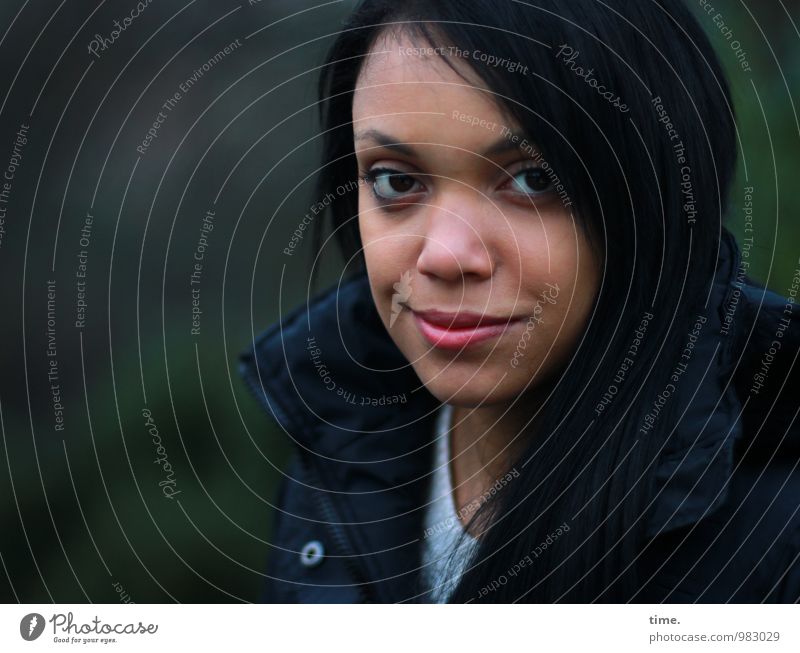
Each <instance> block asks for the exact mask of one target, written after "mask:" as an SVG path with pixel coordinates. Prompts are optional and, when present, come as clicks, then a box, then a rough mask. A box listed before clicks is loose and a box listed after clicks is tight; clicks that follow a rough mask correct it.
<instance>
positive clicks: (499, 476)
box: [242, 0, 800, 602]
mask: <svg viewBox="0 0 800 653" xmlns="http://www.w3.org/2000/svg"><path fill="white" fill-rule="evenodd" d="M322 70H323V72H322V76H321V80H320V99H321V109H322V110H321V116H322V135H323V139H324V158H323V165H322V168H321V169H320V174H319V185H318V193H317V196H318V200H319V201H320V202H322V203H323V204H324V205H325V206H327V207H328V213H329V215H330V227H331V234H333V235H334V239H335V241H336V242H337V243H338V244H339V246H340V247H341V251H342V252H343V254H344V256H345V260H346V261H347V268H348V269H347V274H346V275H345V277H344V278H343V279H342V280H341V282H340V283H338V284H337V285H336V286H335V287H333V288H331V289H330V290H328V291H326V292H324V293H323V294H320V295H318V296H317V297H316V298H314V299H313V300H312V301H311V302H309V303H308V304H307V305H303V306H301V307H298V308H297V309H295V310H294V311H293V312H292V313H290V314H289V315H287V316H286V317H285V318H284V319H283V320H282V321H281V322H280V323H278V324H276V325H274V326H273V327H272V328H270V329H269V330H268V331H266V332H265V333H264V334H263V335H262V336H260V338H259V339H258V340H257V341H256V343H255V345H254V346H253V347H252V348H251V350H250V351H249V352H248V353H246V354H245V355H244V356H243V362H242V371H243V374H244V376H245V378H246V379H247V381H248V382H249V384H250V386H251V387H252V389H253V390H254V392H255V393H256V395H257V396H258V397H259V398H260V399H261V400H262V401H263V403H264V406H265V407H266V408H267V409H268V411H269V412H270V414H271V415H273V416H274V418H275V419H276V420H277V422H278V423H279V425H280V426H281V427H282V428H283V429H284V430H285V431H286V432H287V434H288V435H289V436H290V437H291V438H292V439H293V440H294V442H295V443H296V445H297V447H296V454H295V455H294V456H293V458H292V460H291V462H290V464H289V466H288V468H287V469H286V470H284V474H285V478H284V480H283V481H282V483H281V488H280V491H279V493H278V497H277V501H276V517H275V522H274V531H273V537H272V542H271V543H272V547H273V550H272V552H271V556H270V561H269V564H268V569H267V573H266V584H265V590H264V594H263V599H264V600H266V601H279V602H292V601H300V602H355V601H375V602H399V601H407V602H444V601H450V602H473V601H477V602H480V601H492V602H513V601H528V602H555V601H561V602H594V601H601V602H628V601H633V602H662V601H665V602H670V601H677V602H693V601H704V602H728V601H737V602H755V601H796V600H797V599H798V597H799V596H800V563H798V561H797V559H798V552H799V551H800V526H799V525H798V524H799V523H800V520H799V517H800V516H799V515H798V499H797V497H799V496H800V474H799V473H798V471H797V469H796V462H797V460H798V456H797V454H798V444H799V443H800V432H798V427H797V425H796V422H795V419H794V417H795V414H796V412H797V406H798V402H797V401H796V400H793V399H792V397H791V396H790V395H789V394H788V392H787V388H789V387H791V386H792V378H794V379H795V380H796V378H797V375H796V373H794V371H793V370H794V362H795V359H796V356H797V352H798V340H799V339H800V326H798V321H797V313H796V309H795V306H794V303H793V301H790V300H793V297H794V296H792V298H783V297H780V296H778V295H776V294H774V293H772V292H770V291H767V290H766V289H765V288H763V287H760V286H758V285H756V284H755V283H754V282H753V281H751V280H750V279H749V278H748V277H747V276H746V265H747V262H746V260H744V259H743V255H742V253H741V251H740V249H739V247H738V245H737V243H736V242H735V240H734V238H733V237H732V236H731V235H730V233H729V232H728V230H727V229H726V228H725V227H724V226H723V218H724V217H725V216H726V214H727V213H728V203H729V199H728V198H729V196H730V195H731V194H736V193H735V192H734V191H736V189H733V190H732V189H731V179H732V176H733V171H734V167H735V162H736V146H735V143H736V141H735V126H734V116H733V110H732V106H731V102H730V97H729V93H728V87H727V84H726V82H725V80H724V77H723V75H722V71H721V69H720V66H719V64H718V62H717V60H716V58H715V56H714V53H713V51H712V49H711V47H710V44H709V42H708V41H707V39H706V38H705V36H704V34H703V32H702V30H701V27H700V26H699V25H698V23H697V22H696V21H695V20H694V18H693V17H692V15H691V14H690V12H689V11H688V9H687V8H686V7H685V6H683V5H682V4H681V3H679V2H677V1H676V0H660V1H659V2H655V1H653V2H641V3H629V2H623V1H622V0H612V1H610V2H605V3H599V2H597V1H596V0H579V1H574V2H569V3H563V2H557V1H556V0H552V1H539V2H537V3H535V6H534V4H532V3H531V4H529V3H521V2H512V1H505V0H494V1H490V2H486V1H482V2H464V1H463V0H437V1H435V2H430V1H428V0H424V1H423V0H408V1H406V2H402V3H397V2H389V1H384V0H365V1H363V2H361V3H360V4H359V6H358V7H357V8H356V9H355V11H354V12H353V14H352V15H351V16H350V18H349V21H348V22H347V24H346V25H345V26H344V28H343V29H342V30H341V31H340V33H339V34H338V36H337V39H336V41H335V43H334V45H333V47H332V49H331V51H330V53H329V56H328V59H327V62H326V65H325V66H324V67H323V69H322ZM737 192H738V191H737ZM737 196H738V195H737ZM323 198H324V201H323ZM323 237H324V234H322V233H321V232H320V231H318V232H317V249H318V250H320V249H321V245H322V243H323ZM794 290H796V288H795V289H794ZM775 342H778V343H779V344H778V345H775V344H774V343H775ZM778 347H779V350H778V349H777V348H778ZM770 352H772V354H770ZM766 356H769V357H770V360H771V363H770V367H769V369H768V372H767V373H766V374H765V373H764V371H763V363H764V360H765V357H766ZM790 374H791V375H792V377H790Z"/></svg>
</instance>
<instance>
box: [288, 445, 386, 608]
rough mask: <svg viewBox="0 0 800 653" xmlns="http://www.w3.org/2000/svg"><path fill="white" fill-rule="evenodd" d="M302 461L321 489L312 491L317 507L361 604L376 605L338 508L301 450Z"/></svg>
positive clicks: (307, 472)
mask: <svg viewBox="0 0 800 653" xmlns="http://www.w3.org/2000/svg"><path fill="white" fill-rule="evenodd" d="M300 460H301V461H302V463H303V467H304V469H305V471H306V474H307V475H308V476H309V480H311V481H312V482H311V485H313V486H314V487H315V488H319V489H312V495H313V497H314V500H315V501H316V503H317V507H318V508H319V510H320V512H321V513H322V515H323V517H324V519H325V522H326V523H325V526H326V527H327V528H328V530H329V531H330V534H331V538H332V539H333V541H334V543H335V545H336V548H337V549H338V553H339V554H340V555H341V556H342V560H343V561H344V563H345V566H346V567H347V568H348V570H349V571H350V575H351V576H352V577H353V580H354V581H356V582H355V586H356V590H357V591H358V593H359V596H360V597H361V602H362V603H375V602H376V601H375V596H374V594H373V591H372V588H371V586H370V584H369V583H368V582H367V580H366V576H365V575H364V573H363V570H362V569H361V566H360V565H359V564H358V563H357V562H356V557H355V555H356V553H355V550H354V549H353V546H352V544H351V542H350V538H349V537H348V535H347V532H346V531H345V529H344V528H343V527H342V525H341V519H339V515H338V513H337V511H336V507H335V506H334V505H333V501H332V500H331V498H330V497H329V496H328V495H327V493H326V492H325V491H324V490H323V489H322V479H321V478H320V476H319V473H318V472H317V470H316V469H315V467H314V463H312V462H311V461H310V460H309V459H308V456H307V454H306V453H305V451H303V450H300Z"/></svg>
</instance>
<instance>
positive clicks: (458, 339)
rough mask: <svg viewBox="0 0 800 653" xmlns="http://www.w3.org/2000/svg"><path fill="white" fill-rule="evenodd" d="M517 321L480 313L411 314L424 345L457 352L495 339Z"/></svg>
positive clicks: (431, 312) (428, 312)
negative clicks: (456, 350) (428, 344)
mask: <svg viewBox="0 0 800 653" xmlns="http://www.w3.org/2000/svg"><path fill="white" fill-rule="evenodd" d="M520 319H521V318H515V317H513V316H510V317H491V316H488V315H481V314H480V313H466V312H461V313H445V312H442V311H436V310H433V311H414V321H415V322H416V323H417V328H419V330H420V332H421V333H422V335H423V336H424V337H425V339H426V340H427V341H428V342H430V343H431V344H432V345H433V346H434V347H438V348H440V349H461V348H462V347H466V346H470V345H476V344H478V343H480V342H483V341H485V340H488V339H490V338H495V337H497V336H499V335H500V334H502V333H503V332H504V331H505V330H506V329H507V328H508V327H509V326H511V325H512V324H514V323H515V322H518V321H519V320H520Z"/></svg>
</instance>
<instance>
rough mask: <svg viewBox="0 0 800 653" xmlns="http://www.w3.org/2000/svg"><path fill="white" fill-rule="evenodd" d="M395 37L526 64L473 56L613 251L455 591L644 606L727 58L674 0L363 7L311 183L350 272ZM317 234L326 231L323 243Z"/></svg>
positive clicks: (581, 218)
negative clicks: (384, 40)
mask: <svg viewBox="0 0 800 653" xmlns="http://www.w3.org/2000/svg"><path fill="white" fill-rule="evenodd" d="M384 30H401V31H403V32H404V33H405V34H407V35H409V36H411V37H412V38H413V39H414V42H415V43H416V44H418V45H430V46H432V47H443V48H449V47H456V48H459V49H460V51H462V52H466V53H476V52H482V53H488V54H491V55H494V56H495V57H497V58H498V59H504V60H507V61H513V62H519V64H520V66H527V67H528V68H527V70H528V73H527V74H520V72H519V70H513V69H511V68H510V67H508V66H506V67H503V66H490V65H486V63H485V61H484V62H482V61H481V60H480V57H478V56H475V57H469V56H466V57H462V61H465V62H467V63H468V64H469V66H470V68H471V69H472V70H473V71H474V72H475V73H477V75H478V76H479V78H480V79H481V80H482V81H483V82H484V84H485V85H486V87H487V88H488V89H489V91H490V92H491V93H493V94H495V95H494V100H495V101H496V102H497V104H498V106H499V107H500V108H501V109H502V110H503V111H504V112H507V114H508V115H509V116H511V117H512V118H513V119H514V120H515V121H516V122H517V123H518V124H519V125H520V126H521V127H522V128H523V130H524V133H525V134H527V135H529V136H530V140H531V142H534V143H536V147H537V150H538V151H540V152H541V153H542V155H543V157H544V159H545V160H546V161H547V162H548V163H549V164H550V166H551V167H552V169H553V170H554V171H555V173H556V174H557V175H558V177H559V180H560V182H561V183H562V184H563V187H564V188H565V189H566V191H567V193H568V195H569V198H570V201H571V202H572V209H573V213H574V216H575V219H576V220H577V222H578V226H579V228H581V229H582V230H583V231H584V233H585V234H586V236H587V238H588V239H589V242H590V244H591V245H592V246H593V247H596V248H598V249H597V251H600V252H602V253H603V260H604V268H603V277H602V283H601V288H600V290H599V292H598V296H597V300H596V305H595V307H594V312H593V314H592V317H591V320H590V321H589V323H588V325H587V328H586V331H585V332H584V334H583V337H582V339H581V340H580V343H579V344H578V345H577V348H576V351H574V353H573V354H572V356H571V358H570V360H569V361H568V362H567V363H566V365H565V367H564V369H563V370H561V371H560V372H559V373H558V375H557V379H556V381H555V383H554V384H553V389H552V391H551V392H550V394H549V396H548V397H547V400H546V401H545V402H544V405H542V406H541V407H540V408H539V409H538V412H537V414H536V415H535V416H534V415H532V416H531V420H532V421H531V423H529V429H528V431H525V432H523V433H522V434H520V435H519V436H518V437H520V438H523V439H524V445H523V447H522V452H521V453H520V454H518V456H517V457H516V459H514V460H509V461H508V465H507V468H508V469H515V470H516V471H517V472H518V473H519V474H518V477H515V478H514V480H513V482H509V483H508V484H507V485H505V486H504V487H503V488H502V490H501V491H499V492H497V493H496V494H495V495H494V497H493V498H492V500H490V501H486V502H484V503H483V505H482V506H481V507H480V508H479V509H478V511H477V512H476V513H475V514H474V515H473V517H472V520H471V523H475V524H477V523H480V524H488V526H487V527H485V530H484V532H483V533H482V535H481V537H480V539H479V544H478V546H477V547H475V550H474V553H473V555H472V558H471V560H470V561H469V562H468V564H467V567H466V570H465V572H464V573H463V575H462V576H461V578H460V581H459V582H458V584H457V586H456V587H455V590H454V591H453V593H452V595H451V597H450V601H452V602H469V601H494V602H512V601H528V602H556V601H563V602H592V601H601V602H624V601H627V600H631V597H633V596H634V594H635V592H636V590H637V589H638V584H639V579H638V578H637V571H636V565H635V564H631V563H632V561H633V560H634V559H635V558H636V555H637V553H638V552H639V551H640V550H641V547H642V544H643V542H644V531H645V525H646V517H647V514H646V513H647V511H646V507H647V506H648V503H649V502H650V500H651V499H652V496H653V494H654V492H655V482H654V477H655V469H656V466H657V462H658V460H657V459H658V452H659V450H660V449H661V448H662V446H663V444H664V441H665V439H666V437H667V434H668V433H669V428H670V427H671V426H673V425H674V419H673V417H674V416H673V415H672V414H671V411H674V406H675V402H672V403H667V404H666V406H664V409H663V411H662V413H661V414H660V416H659V418H658V420H657V422H656V424H655V425H654V426H653V428H652V429H651V430H650V431H649V432H648V434H647V436H646V437H640V434H639V429H640V426H641V425H642V420H643V418H644V416H645V414H646V412H647V409H648V408H649V407H650V406H651V404H652V402H653V400H655V399H656V396H657V393H658V392H659V391H661V390H662V389H663V388H664V386H665V384H666V383H668V378H669V375H670V373H671V371H672V370H673V368H674V365H675V362H676V361H677V360H678V356H679V352H680V349H681V347H682V346H683V341H684V335H685V334H686V333H687V331H688V330H689V329H690V326H691V320H692V316H693V314H695V313H696V311H697V310H699V309H701V308H702V305H703V302H704V300H705V298H706V296H707V295H708V292H709V287H710V285H711V283H712V279H713V275H714V272H715V267H716V261H717V254H718V252H719V242H720V237H721V232H722V230H723V229H724V228H725V227H724V226H723V216H724V213H725V207H726V204H727V194H728V191H729V186H730V182H731V178H732V175H733V172H734V168H735V163H736V141H735V124H734V113H733V108H732V105H731V101H730V94H729V89H728V86H727V83H726V81H725V78H724V75H723V73H722V70H721V68H720V65H719V63H718V61H717V59H716V57H715V54H714V52H713V50H712V48H711V45H710V43H709V41H708V40H707V38H706V36H705V34H704V33H703V31H702V29H701V27H700V25H699V24H698V23H697V21H696V20H695V18H694V16H693V15H692V14H691V13H690V11H689V10H688V9H687V7H686V6H685V5H683V4H682V3H681V2H679V1H678V0H643V1H642V2H627V1H625V0H604V1H601V0H571V1H570V2H559V1H558V0H531V1H530V2H521V1H516V0H404V1H402V2H397V1H396V0H363V1H362V2H360V3H359V4H358V6H357V7H356V8H355V10H354V11H353V12H352V13H351V14H350V16H349V18H348V19H347V21H346V22H345V24H344V25H343V27H342V29H341V30H340V33H339V34H338V35H337V37H336V40H335V42H334V43H333V45H332V47H331V49H330V51H329V53H328V58H327V61H326V64H325V66H324V67H323V68H322V73H321V76H320V80H319V89H318V91H319V96H320V101H321V104H320V117H321V126H322V131H323V138H324V145H323V161H322V163H323V166H322V168H321V172H320V175H319V177H318V184H317V195H318V196H319V197H328V196H332V197H334V200H333V201H332V202H331V204H330V206H329V224H328V227H329V228H330V229H331V231H332V233H333V232H335V239H336V241H337V242H338V244H339V246H340V248H341V251H342V253H343V255H344V257H345V260H348V261H349V260H352V261H354V262H355V265H356V266H363V255H362V253H361V243H360V239H359V234H358V228H357V223H356V221H355V220H354V219H353V218H354V216H356V215H357V214H358V199H357V197H356V195H357V194H356V193H345V194H341V193H337V192H336V188H337V187H339V186H340V185H342V184H346V183H347V182H351V183H352V180H355V179H357V177H358V170H357V165H356V159H355V154H354V143H353V125H352V100H353V91H354V88H355V85H356V79H357V77H358V74H359V71H360V69H361V67H362V65H363V62H364V60H365V58H366V56H367V54H368V52H369V49H370V47H371V45H372V44H373V43H374V42H375V40H376V37H377V36H378V35H379V34H381V33H382V32H383V31H384ZM576 53H577V54H576ZM444 59H445V61H446V62H447V63H448V64H449V65H451V67H453V65H452V63H450V61H449V58H448V57H447V56H445V57H444ZM453 69H454V70H456V68H455V67H453ZM456 72H458V71H457V70H456ZM600 84H602V90H601V88H598V87H599V85H600ZM611 91H613V94H612V93H611ZM612 96H613V97H612ZM322 238H323V235H322V232H321V231H320V230H318V231H316V232H315V235H314V240H315V243H316V249H317V251H319V246H320V243H321V241H322ZM648 315H649V316H651V318H652V319H648V318H647V317H646V316H648ZM643 325H645V326H646V329H645V330H646V333H644V334H643V333H642V328H641V327H642V326H643ZM635 334H639V335H643V337H641V338H640V340H641V342H638V340H637V345H638V350H637V354H636V357H635V360H633V364H632V365H629V366H627V369H626V372H625V375H624V376H625V378H624V380H623V381H622V382H620V383H615V382H614V379H615V378H617V379H618V380H619V373H620V369H621V365H622V364H623V361H625V360H626V358H627V359H629V360H630V356H629V351H630V350H631V346H632V343H633V342H634V339H636V338H637V335H635ZM612 386H614V387H615V389H616V394H614V396H613V397H612V398H610V400H609V401H606V402H605V403H604V406H603V410H602V411H600V412H598V411H597V410H596V409H597V407H598V404H599V403H601V397H602V395H603V394H604V393H605V392H606V389H608V388H610V387H612ZM606 399H608V397H606ZM534 419H535V425H536V428H535V432H534V429H533V428H532V426H531V425H532V424H533V420H534ZM565 526H566V528H565ZM567 529H568V530H567ZM534 552H535V553H534ZM512 570H513V571H512Z"/></svg>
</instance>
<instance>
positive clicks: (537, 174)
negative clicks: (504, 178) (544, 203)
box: [512, 168, 552, 195]
mask: <svg viewBox="0 0 800 653" xmlns="http://www.w3.org/2000/svg"><path fill="white" fill-rule="evenodd" d="M512 185H513V186H514V190H516V191H517V192H520V193H524V194H525V195H540V194H542V193H546V192H547V191H549V190H550V187H551V186H552V182H551V181H550V177H549V176H548V174H547V173H546V172H545V171H544V169H543V168H527V169H525V170H520V171H519V172H518V173H516V174H515V175H514V180H513V184H512Z"/></svg>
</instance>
